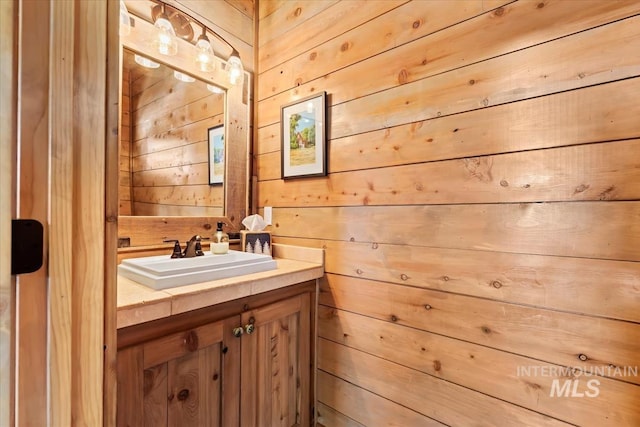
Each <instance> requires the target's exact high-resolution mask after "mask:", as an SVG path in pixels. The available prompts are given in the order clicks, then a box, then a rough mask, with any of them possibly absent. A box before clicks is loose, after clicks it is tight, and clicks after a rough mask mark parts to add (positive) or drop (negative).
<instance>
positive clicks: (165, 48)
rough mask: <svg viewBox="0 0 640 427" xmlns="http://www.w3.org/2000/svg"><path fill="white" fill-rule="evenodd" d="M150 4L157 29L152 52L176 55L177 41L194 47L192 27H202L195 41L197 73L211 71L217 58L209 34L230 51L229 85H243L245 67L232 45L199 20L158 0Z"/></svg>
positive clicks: (227, 65)
mask: <svg viewBox="0 0 640 427" xmlns="http://www.w3.org/2000/svg"><path fill="white" fill-rule="evenodd" d="M151 1H152V2H153V3H154V4H155V6H153V7H152V10H151V21H152V22H153V25H154V26H155V27H156V28H157V37H156V38H154V40H153V47H154V49H155V50H157V51H158V52H159V53H161V54H162V55H176V54H177V52H178V43H177V38H181V39H183V40H186V41H187V42H189V43H192V44H193V43H194V41H193V36H194V31H193V27H192V25H197V26H199V27H200V28H202V34H201V35H200V36H199V37H198V39H197V40H196V41H195V46H196V53H195V58H194V60H195V62H196V64H197V65H198V68H199V69H200V71H204V72H212V71H213V70H214V69H215V63H216V56H215V53H214V51H213V48H212V45H211V42H210V40H209V37H208V35H207V33H209V35H213V36H214V37H215V38H216V39H218V40H220V41H221V42H222V43H224V44H226V45H227V46H229V47H230V48H231V55H230V56H229V58H228V59H227V61H226V67H225V70H226V72H227V74H228V78H229V83H231V84H232V85H237V84H239V83H242V82H243V78H242V75H243V73H244V67H243V66H242V61H241V60H240V54H239V53H238V51H237V50H236V49H235V48H234V47H233V46H232V45H231V43H229V42H228V41H226V40H225V39H224V38H223V37H222V36H220V35H219V34H218V33H216V32H215V31H213V30H212V29H211V28H208V27H206V26H205V25H204V24H202V23H201V22H200V21H198V20H196V19H194V18H193V17H191V16H190V15H188V14H186V13H185V12H183V11H181V10H178V9H177V8H175V7H174V6H172V5H168V4H165V3H164V2H163V1H161V0H151ZM223 61H224V60H223Z"/></svg>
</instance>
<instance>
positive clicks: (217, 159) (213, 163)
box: [209, 125, 225, 185]
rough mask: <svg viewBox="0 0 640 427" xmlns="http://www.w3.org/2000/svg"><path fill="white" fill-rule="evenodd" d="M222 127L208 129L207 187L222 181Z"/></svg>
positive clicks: (223, 154)
mask: <svg viewBox="0 0 640 427" xmlns="http://www.w3.org/2000/svg"><path fill="white" fill-rule="evenodd" d="M224 148H225V147H224V125H218V126H214V127H212V128H209V185H215V184H222V182H223V181H224V159H225V157H224V156H225V153H224V151H225V150H224Z"/></svg>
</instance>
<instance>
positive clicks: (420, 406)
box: [318, 339, 569, 426]
mask: <svg viewBox="0 0 640 427" xmlns="http://www.w3.org/2000/svg"><path fill="white" fill-rule="evenodd" d="M318 352H319V355H318V360H319V362H318V364H319V368H320V369H321V370H323V371H326V372H328V373H330V374H332V375H334V376H338V377H340V378H343V379H344V380H346V381H348V382H350V383H352V384H354V385H356V386H359V387H361V388H364V389H365V390H368V391H370V392H372V393H375V394H377V395H379V396H382V397H384V398H387V399H389V400H392V401H395V402H398V403H399V404H401V405H403V406H405V407H407V408H409V409H411V410H413V411H416V412H418V413H420V414H423V415H425V416H428V417H431V418H433V419H435V420H437V421H439V422H441V423H443V424H446V425H455V426H465V425H477V426H495V425H504V426H507V425H531V426H567V425H569V424H566V423H563V422H562V421H558V420H555V419H553V418H550V417H547V416H544V415H541V414H538V413H536V412H533V411H529V410H526V409H524V408H520V407H518V406H514V405H510V404H508V403H506V402H504V401H501V400H498V399H495V398H492V397H490V396H487V395H484V394H480V393H478V392H475V391H473V390H469V389H467V388H464V387H460V386H458V385H455V384H453V383H449V382H446V381H442V380H441V379H438V378H435V377H433V376H431V375H427V374H424V373H421V372H419V371H416V370H413V369H410V368H407V367H404V366H402V365H399V364H395V363H393V362H389V361H386V360H384V359H380V358H377V357H375V356H372V355H368V354H366V353H363V352H360V351H357V350H354V349H351V348H348V347H345V346H341V345H339V344H336V343H333V342H331V341H327V340H325V339H320V340H319V345H318Z"/></svg>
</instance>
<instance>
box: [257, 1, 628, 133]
mask: <svg viewBox="0 0 640 427" xmlns="http://www.w3.org/2000/svg"><path fill="white" fill-rule="evenodd" d="M539 4H541V3H540V2H537V1H524V2H515V3H512V4H508V5H506V6H504V7H501V8H498V9H496V10H494V11H491V12H487V13H484V14H482V15H480V16H478V17H477V18H475V19H468V20H466V21H465V20H464V19H466V18H471V17H472V16H473V14H468V15H466V17H465V16H464V15H463V14H464V12H465V11H464V10H463V9H461V8H460V9H459V8H451V7H450V5H448V4H447V3H446V2H429V4H428V5H425V4H423V3H421V2H411V3H408V4H406V5H405V6H401V7H399V8H397V9H395V10H393V11H392V12H390V13H387V14H386V15H383V16H382V17H381V18H379V19H377V20H372V21H369V22H368V23H367V24H366V25H363V26H360V27H357V28H355V29H353V30H351V31H350V32H348V33H345V34H343V35H342V36H340V37H337V38H335V39H333V40H329V41H327V42H326V43H324V44H322V45H321V46H318V47H316V48H315V49H314V50H313V53H315V55H311V54H306V53H305V54H302V55H299V56H297V57H296V58H294V59H292V60H290V61H287V63H286V64H283V65H282V66H280V67H276V68H273V69H271V70H268V71H265V72H262V73H261V75H260V79H259V81H258V99H259V100H260V101H263V100H264V99H265V98H267V97H268V96H271V95H274V94H278V93H281V92H284V91H287V90H290V89H292V88H296V86H299V85H300V84H302V83H307V82H311V81H312V80H315V79H318V78H320V77H322V76H325V75H328V74H331V73H334V72H335V71H336V70H339V69H343V68H345V67H347V66H349V65H353V64H355V63H358V62H360V61H363V60H365V59H367V58H371V57H374V56H376V55H377V54H379V53H382V52H385V51H387V50H390V51H391V52H392V53H390V54H389V55H390V56H392V55H399V52H400V53H402V52H403V49H411V48H412V46H410V45H408V44H407V45H405V46H404V47H398V48H397V49H390V48H392V47H395V46H399V45H401V44H404V43H407V42H410V41H412V40H418V41H417V42H416V44H420V45H421V46H422V48H421V49H418V48H415V51H418V52H420V54H419V56H418V57H417V58H416V57H415V56H412V57H411V56H410V57H407V56H406V55H405V56H404V57H402V56H400V57H395V58H393V57H389V58H387V59H386V62H384V63H383V64H384V65H386V66H385V67H383V68H382V69H386V68H387V67H388V66H389V64H402V65H403V66H401V67H397V66H396V68H394V70H395V79H394V83H393V85H394V86H395V85H403V84H404V83H406V79H407V78H408V76H410V75H411V74H415V72H416V71H415V70H416V69H420V70H429V71H428V74H429V75H434V74H437V73H442V72H444V71H447V70H451V69H454V68H458V67H461V66H464V65H469V64H472V63H474V62H477V61H482V60H486V59H488V58H491V57H495V56H498V55H501V54H504V53H505V52H513V51H516V50H519V49H523V48H526V47H529V46H534V45H537V44H539V43H544V42H546V41H549V40H554V39H556V38H560V37H563V36H566V35H568V34H571V33H574V32H576V31H583V30H585V29H587V28H592V27H596V26H598V25H602V24H604V23H607V22H612V21H615V20H617V19H621V18H626V17H629V16H632V15H634V14H637V13H638V11H639V9H638V6H637V5H636V4H634V3H633V2H616V3H613V4H612V3H602V2H599V1H594V0H589V1H587V2H580V3H576V2H563V1H557V0H556V1H547V2H545V3H542V4H543V7H538V5H539ZM431 11H433V13H434V15H435V16H438V19H437V20H436V21H435V25H436V27H435V28H434V27H433V26H432V25H433V24H432V21H431V19H429V18H428V16H429V15H430V12H431ZM477 12H482V10H479V11H477ZM407 16H409V17H410V18H409V20H410V22H411V23H409V22H407V18H406V17H407ZM441 17H442V19H441ZM447 17H450V18H451V19H449V20H447ZM457 22H459V23H458V25H453V26H451V25H452V24H455V23H457ZM548 22H556V23H557V25H554V26H552V27H549V26H548V25H547V23H548ZM413 23H415V25H417V26H418V29H417V31H416V29H414V28H413V25H412V24H413ZM424 23H426V24H427V25H424ZM449 26H451V27H449ZM538 28H545V31H536V29H538ZM442 29H446V30H445V31H437V30H442ZM434 31H435V33H434ZM432 33H433V34H432ZM380 34H390V36H389V37H386V38H385V39H384V40H382V41H381V42H380V43H370V41H371V40H379V39H380V37H379V35H380ZM430 34H431V35H430ZM478 34H482V37H478ZM504 34H509V35H510V36H509V37H508V38H505V37H504ZM393 36H395V37H393ZM425 36H426V37H425ZM594 42H595V41H594ZM310 47H311V46H310ZM425 47H426V49H425ZM537 59H541V58H537ZM378 65H380V64H378ZM584 65H585V66H586V65H587V64H584ZM347 68H351V67H347ZM368 72H369V75H370V73H372V72H375V73H376V75H377V74H379V69H378V68H376V66H375V65H373V64H372V65H371V66H370V67H368ZM362 75H363V74H360V76H362ZM360 80H361V81H364V82H365V84H372V85H375V84H376V83H375V80H377V79H360ZM314 85H317V83H314ZM322 86H323V90H325V88H324V83H323V84H322ZM348 91H349V89H348V88H341V90H340V91H335V93H336V96H345V95H346V96H347V99H351V96H350V95H353V94H352V93H351V94H349V92H348ZM312 92H313V91H312ZM332 92H333V91H332ZM295 93H298V94H299V95H298V96H299V97H302V96H305V94H307V93H308V92H307V91H298V90H296V91H295ZM295 93H292V94H291V96H295ZM332 103H333V100H332ZM270 105H271V104H270V103H268V102H267V103H264V102H261V103H260V108H261V109H260V110H259V111H260V114H259V117H260V121H261V122H260V125H261V126H262V125H264V124H266V123H271V122H270V121H267V122H266V123H265V122H264V121H262V120H263V118H262V116H263V113H266V111H263V110H262V108H264V107H269V106H270ZM388 109H389V108H387V110H388ZM392 110H393V111H395V112H398V110H397V109H395V108H393V109H392Z"/></svg>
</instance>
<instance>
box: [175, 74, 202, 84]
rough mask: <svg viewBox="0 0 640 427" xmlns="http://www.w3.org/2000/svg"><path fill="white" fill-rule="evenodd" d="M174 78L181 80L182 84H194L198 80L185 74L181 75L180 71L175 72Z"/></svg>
mask: <svg viewBox="0 0 640 427" xmlns="http://www.w3.org/2000/svg"><path fill="white" fill-rule="evenodd" d="M173 77H175V78H176V79H178V80H180V81H181V82H185V83H193V82H195V81H196V79H194V78H193V77H191V76H190V75H188V74H185V73H181V72H180V71H174V72H173Z"/></svg>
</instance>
